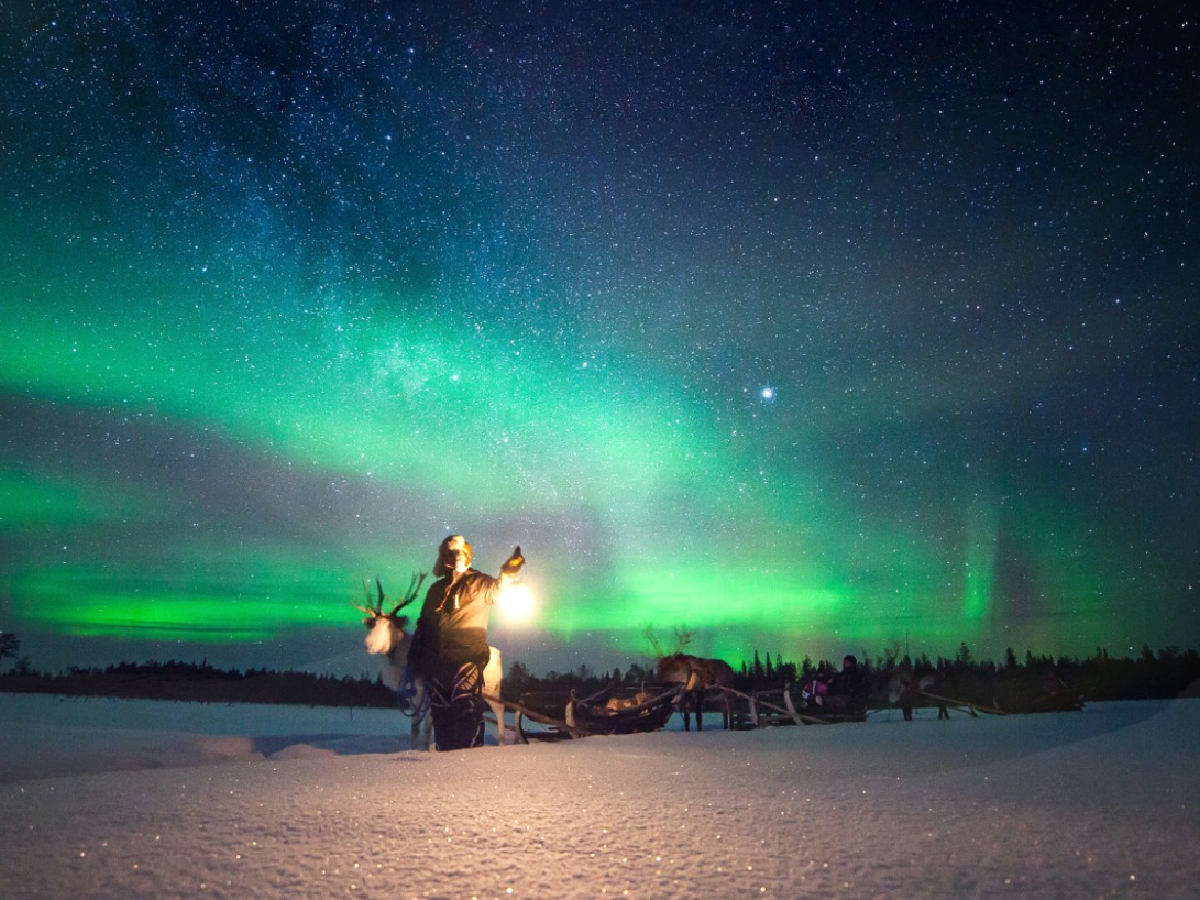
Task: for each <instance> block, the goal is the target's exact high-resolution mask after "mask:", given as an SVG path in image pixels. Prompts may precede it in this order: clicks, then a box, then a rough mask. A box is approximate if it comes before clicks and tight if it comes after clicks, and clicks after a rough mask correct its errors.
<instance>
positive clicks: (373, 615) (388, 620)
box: [354, 572, 425, 654]
mask: <svg viewBox="0 0 1200 900" xmlns="http://www.w3.org/2000/svg"><path fill="white" fill-rule="evenodd" d="M424 581H425V573H424V572H421V573H420V574H418V573H416V572H414V573H413V576H412V580H411V581H410V582H409V583H408V590H407V591H406V592H405V594H404V598H403V599H402V600H400V601H399V602H398V603H396V605H395V606H393V607H392V609H391V612H384V605H385V603H386V602H387V597H386V596H385V595H384V593H383V582H382V581H381V580H380V579H379V578H376V579H375V590H376V598H375V600H374V602H372V600H371V588H370V587H369V586H368V585H367V580H366V579H365V578H364V579H363V590H364V591H365V592H366V595H367V605H366V606H359V605H358V604H357V603H356V604H354V608H355V609H357V610H360V611H361V612H362V613H364V616H363V620H362V621H363V625H364V626H366V628H367V631H368V632H369V633H368V634H367V637H366V640H365V641H364V643H365V644H366V648H367V652H368V653H371V654H388V653H391V651H392V650H393V649H394V648H395V647H396V645H397V644H398V643H400V641H402V640H403V639H404V634H405V631H404V630H405V628H407V627H408V616H403V615H401V614H400V610H402V609H404V608H405V607H406V606H409V605H410V604H411V603H413V602H414V601H415V600H416V599H417V593H418V592H419V591H420V589H421V584H422V582H424Z"/></svg>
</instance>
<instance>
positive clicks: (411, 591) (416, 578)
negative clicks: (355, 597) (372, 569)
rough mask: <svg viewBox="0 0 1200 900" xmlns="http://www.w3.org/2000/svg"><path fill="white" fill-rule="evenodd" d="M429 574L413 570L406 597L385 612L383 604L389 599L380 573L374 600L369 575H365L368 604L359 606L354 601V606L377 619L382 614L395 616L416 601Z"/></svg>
mask: <svg viewBox="0 0 1200 900" xmlns="http://www.w3.org/2000/svg"><path fill="white" fill-rule="evenodd" d="M428 574H429V573H427V572H420V573H418V572H413V574H412V579H411V580H410V581H409V582H408V590H407V591H405V593H404V597H403V598H402V599H401V600H399V601H398V602H397V603H396V605H395V606H393V607H392V611H391V612H389V613H385V612H384V611H383V604H384V603H385V602H386V601H387V596H386V595H385V594H384V592H383V581H382V579H380V578H379V576H378V575H376V576H375V599H374V601H372V600H371V586H370V584H368V583H367V576H365V575H364V576H363V592H364V593H365V594H366V595H367V605H366V606H359V605H358V604H357V603H354V604H352V606H353V607H354V608H355V609H357V610H359V611H360V612H363V613H365V614H366V615H368V616H371V617H373V618H376V619H377V618H379V617H381V616H384V617H386V618H395V616H396V614H397V613H398V612H400V610H402V609H404V607H406V606H409V605H410V604H412V603H413V602H414V601H416V599H417V595H418V594H420V592H421V585H422V584H423V583H424V582H425V579H426V578H427V577H428Z"/></svg>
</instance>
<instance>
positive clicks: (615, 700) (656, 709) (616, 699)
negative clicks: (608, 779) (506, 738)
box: [501, 684, 680, 744]
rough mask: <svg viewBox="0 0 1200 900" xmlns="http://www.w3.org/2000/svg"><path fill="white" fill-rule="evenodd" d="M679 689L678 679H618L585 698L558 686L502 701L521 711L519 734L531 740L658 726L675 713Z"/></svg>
mask: <svg viewBox="0 0 1200 900" xmlns="http://www.w3.org/2000/svg"><path fill="white" fill-rule="evenodd" d="M679 691H680V687H679V685H675V684H646V685H625V684H613V685H609V686H607V687H605V688H604V689H603V690H601V691H599V692H597V693H595V694H593V695H592V696H590V697H585V698H584V699H582V700H580V699H577V698H576V697H575V693H574V691H566V692H561V691H559V692H547V693H539V694H522V695H521V700H520V702H518V703H512V702H510V701H501V702H502V703H504V705H505V706H506V707H507V708H508V709H510V710H512V711H513V712H514V713H515V714H516V731H517V738H518V740H519V741H520V742H521V743H523V744H528V743H531V742H533V741H561V740H571V739H575V738H582V737H589V736H592V735H606V734H639V733H644V732H648V731H659V730H660V729H661V728H662V727H663V726H664V725H666V724H667V721H668V720H669V719H670V718H671V715H672V714H673V713H674V711H675V701H676V699H677V698H678V695H679Z"/></svg>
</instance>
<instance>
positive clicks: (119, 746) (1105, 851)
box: [0, 694, 1200, 900]
mask: <svg viewBox="0 0 1200 900" xmlns="http://www.w3.org/2000/svg"><path fill="white" fill-rule="evenodd" d="M406 725H407V720H403V719H402V718H401V717H400V715H399V714H398V713H396V712H392V711H388V710H370V711H364V710H353V711H351V710H347V709H326V708H318V709H309V708H304V707H301V708H290V707H260V706H220V705H205V704H176V703H153V702H138V701H113V700H103V699H91V700H84V699H62V698H47V697H24V696H16V695H5V694H0V898H4V900H26V898H35V897H36V898H54V900H84V898H100V897H106V898H107V897H111V898H120V900H135V898H139V897H146V898H165V897H171V898H191V897H204V898H222V897H227V898H237V900H272V898H280V900H302V898H316V900H328V898H333V897H343V896H348V897H358V898H376V897H377V898H381V900H384V898H386V900H402V898H409V897H412V898H493V897H498V898H544V900H569V898H588V900H592V898H604V897H609V896H612V897H619V898H645V900H663V898H714V900H715V898H720V900H726V898H739V897H768V898H769V897H775V898H808V897H814V898H818V897H819V898H825V897H846V898H854V900H863V898H875V897H879V898H898V897H902V898H963V897H1005V898H1021V900H1027V898H1040V897H1044V898H1074V897H1080V898H1083V897H1087V898H1094V897H1110V896H1116V897H1144V898H1148V900H1150V898H1153V900H1160V898H1188V900H1192V898H1195V897H1197V896H1200V858H1198V854H1197V853H1196V848H1197V847H1200V779H1197V774H1196V773H1197V771H1198V769H1200V766H1198V763H1200V749H1198V747H1197V736H1198V735H1200V701H1195V700H1186V701H1174V702H1171V703H1114V704H1092V705H1089V706H1088V707H1087V708H1085V709H1084V710H1083V711H1082V712H1079V713H1063V714H1047V715H1037V716H1013V717H1008V718H994V717H981V718H977V719H973V718H969V717H967V716H965V715H961V714H958V713H955V714H954V717H953V718H952V719H951V720H950V721H948V722H939V721H937V720H936V718H935V715H934V713H933V712H932V711H930V710H919V711H918V713H917V719H916V721H915V722H911V723H906V722H903V721H901V719H900V716H899V715H898V714H889V713H884V714H880V715H877V716H872V718H871V719H870V720H869V721H868V722H867V723H866V724H861V725H837V726H829V727H826V726H809V727H778V728H769V729H763V730H760V731H756V732H740V733H734V732H720V731H706V732H704V733H703V734H695V733H691V734H684V733H682V732H679V731H677V730H676V731H667V732H663V733H659V734H644V735H631V736H625V737H607V738H601V737H594V738H587V739H585V740H581V741H570V742H564V743H558V744H549V743H543V744H534V745H529V746H516V747H505V748H503V749H496V748H492V747H488V748H485V749H482V750H473V751H461V752H452V753H442V754H438V753H422V752H418V751H410V750H408V749H407V739H406V738H401V737H399V736H398V732H399V731H400V730H401V728H402V726H406Z"/></svg>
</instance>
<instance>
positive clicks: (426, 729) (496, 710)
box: [363, 616, 507, 750]
mask: <svg viewBox="0 0 1200 900" xmlns="http://www.w3.org/2000/svg"><path fill="white" fill-rule="evenodd" d="M363 643H364V644H365V645H366V648H367V652H368V653H370V654H371V655H372V656H382V657H383V683H384V684H385V685H387V686H388V687H389V688H391V689H392V690H393V691H398V690H400V682H401V679H402V678H403V677H404V669H405V666H407V665H408V648H409V647H411V646H412V635H410V634H409V633H408V632H407V631H405V630H404V629H403V628H400V627H399V626H397V625H396V623H395V622H394V621H392V620H391V619H389V618H388V617H387V616H376V617H375V624H374V625H372V626H371V630H370V631H369V632H367V637H366V639H365V640H364V641H363ZM503 678H504V666H503V662H502V660H501V657H500V651H499V650H497V649H496V648H495V647H491V646H489V647H488V661H487V665H486V666H485V667H484V670H483V692H484V693H485V694H487V695H489V696H492V697H499V696H500V684H501V682H502V681H503ZM414 686H415V687H416V689H417V693H416V696H414V697H411V698H410V702H411V703H412V705H413V708H414V709H417V710H421V711H422V715H420V716H415V717H414V718H413V721H412V734H411V738H410V744H409V746H410V747H412V749H414V750H417V749H421V750H428V749H429V736H430V730H431V728H432V722H431V717H430V716H429V711H428V705H427V704H426V703H425V691H426V684H425V679H424V677H421V676H418V677H417V678H416V679H415V682H414ZM488 706H490V707H491V708H492V713H493V714H494V715H495V716H496V740H497V743H498V745H499V746H501V747H503V746H504V745H505V743H507V729H506V728H505V726H504V704H502V703H494V702H492V701H490V700H489V701H488Z"/></svg>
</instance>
